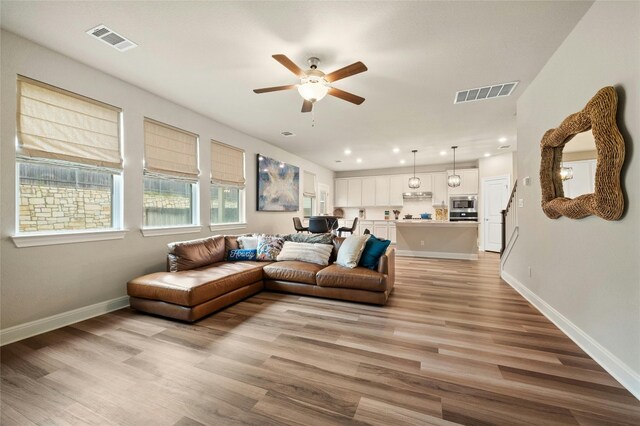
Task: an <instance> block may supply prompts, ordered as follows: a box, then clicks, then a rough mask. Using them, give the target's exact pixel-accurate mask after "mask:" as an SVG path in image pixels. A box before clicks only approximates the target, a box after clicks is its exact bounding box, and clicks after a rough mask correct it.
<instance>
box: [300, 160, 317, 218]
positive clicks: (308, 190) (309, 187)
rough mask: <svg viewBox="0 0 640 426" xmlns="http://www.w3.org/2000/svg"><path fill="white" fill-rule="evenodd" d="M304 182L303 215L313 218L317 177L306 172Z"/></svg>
mask: <svg viewBox="0 0 640 426" xmlns="http://www.w3.org/2000/svg"><path fill="white" fill-rule="evenodd" d="M303 176H304V181H303V182H302V214H303V216H304V217H309V216H313V214H314V210H315V204H316V175H314V174H313V173H310V172H308V171H306V170H305V172H304V175H303Z"/></svg>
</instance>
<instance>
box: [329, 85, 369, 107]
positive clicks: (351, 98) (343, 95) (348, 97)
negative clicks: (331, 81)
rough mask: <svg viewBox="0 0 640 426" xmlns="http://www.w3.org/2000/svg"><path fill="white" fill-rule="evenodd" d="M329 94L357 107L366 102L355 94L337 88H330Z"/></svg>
mask: <svg viewBox="0 0 640 426" xmlns="http://www.w3.org/2000/svg"><path fill="white" fill-rule="evenodd" d="M327 94H329V95H331V96H335V97H336V98H340V99H342V100H345V101H347V102H351V103H352V104H356V105H360V104H361V103H363V102H364V98H361V97H360V96H357V95H354V94H353V93H349V92H345V91H344V90H340V89H336V88H335V87H330V88H329V91H328V92H327Z"/></svg>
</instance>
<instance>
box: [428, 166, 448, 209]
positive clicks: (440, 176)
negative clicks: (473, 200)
mask: <svg viewBox="0 0 640 426" xmlns="http://www.w3.org/2000/svg"><path fill="white" fill-rule="evenodd" d="M431 184H432V188H431V191H432V192H433V197H432V199H431V200H432V202H433V204H435V205H440V204H445V205H447V204H448V201H447V200H448V198H447V173H446V172H437V173H432V174H431Z"/></svg>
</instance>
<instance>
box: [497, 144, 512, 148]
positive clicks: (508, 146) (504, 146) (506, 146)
mask: <svg viewBox="0 0 640 426" xmlns="http://www.w3.org/2000/svg"><path fill="white" fill-rule="evenodd" d="M509 148H511V145H500V146H499V147H498V149H509Z"/></svg>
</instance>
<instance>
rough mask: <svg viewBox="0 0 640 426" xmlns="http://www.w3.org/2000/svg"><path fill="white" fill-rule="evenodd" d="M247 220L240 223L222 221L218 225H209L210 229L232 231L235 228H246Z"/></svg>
mask: <svg viewBox="0 0 640 426" xmlns="http://www.w3.org/2000/svg"><path fill="white" fill-rule="evenodd" d="M246 228H247V224H246V222H241V223H240V222H239V223H221V224H218V225H209V230H211V231H214V232H215V231H230V230H233V229H246Z"/></svg>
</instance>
